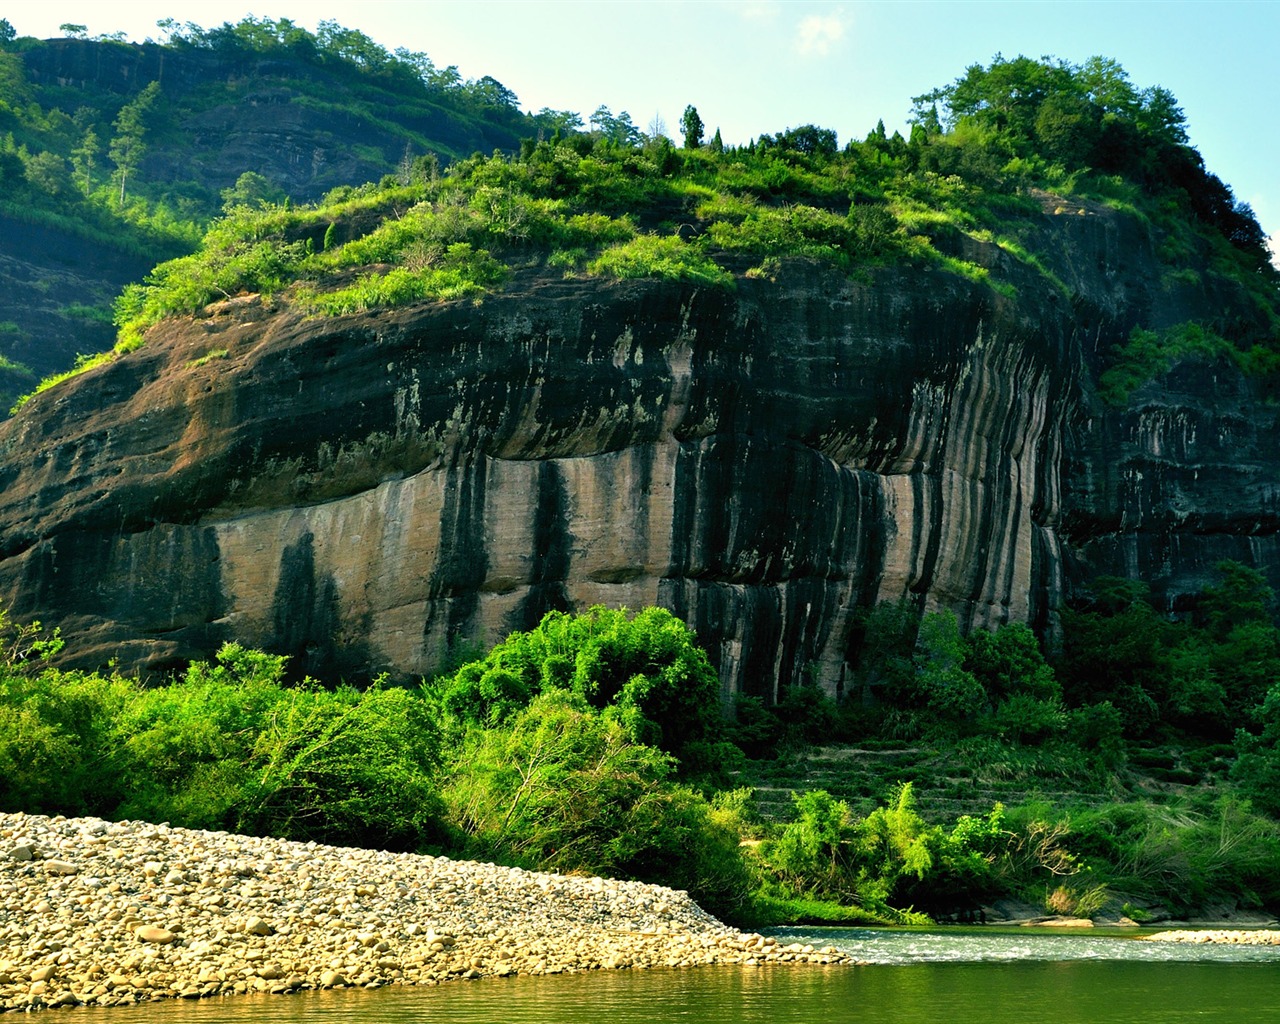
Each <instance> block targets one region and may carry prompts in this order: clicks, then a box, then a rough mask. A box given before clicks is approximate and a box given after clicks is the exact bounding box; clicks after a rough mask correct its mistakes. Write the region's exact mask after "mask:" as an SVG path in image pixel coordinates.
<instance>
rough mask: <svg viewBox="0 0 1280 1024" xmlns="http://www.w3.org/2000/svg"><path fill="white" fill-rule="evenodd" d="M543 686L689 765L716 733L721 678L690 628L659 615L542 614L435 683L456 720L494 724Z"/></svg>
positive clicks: (604, 612)
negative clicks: (602, 713)
mask: <svg viewBox="0 0 1280 1024" xmlns="http://www.w3.org/2000/svg"><path fill="white" fill-rule="evenodd" d="M551 689H561V690H568V691H570V692H572V693H573V694H574V695H575V696H577V697H579V698H581V699H582V700H583V701H585V702H586V703H587V704H588V705H589V706H590V707H593V708H596V709H607V710H608V711H609V714H610V717H611V718H612V720H614V721H616V722H617V723H618V724H619V725H620V727H621V728H623V729H624V731H625V732H626V733H627V735H628V736H630V737H631V739H632V740H633V741H635V742H640V743H649V744H653V745H655V746H658V747H660V748H661V749H662V750H664V751H667V752H669V753H672V754H674V755H676V756H677V757H678V758H681V759H685V760H690V761H691V762H692V763H691V764H690V766H689V767H691V768H696V767H700V765H699V764H698V763H697V762H698V761H699V755H700V754H702V753H703V752H704V751H705V749H706V747H705V745H706V744H707V743H709V742H712V741H714V740H715V739H716V738H718V734H719V731H720V728H721V718H720V682H719V679H718V678H717V677H716V675H715V673H714V672H713V671H712V669H711V666H710V664H709V663H708V661H707V656H706V654H705V653H704V652H703V650H702V649H701V648H700V647H698V645H697V641H696V638H695V637H694V635H693V634H692V633H691V632H690V631H689V628H688V627H687V626H685V624H684V623H683V622H681V621H680V620H679V619H677V618H675V617H674V616H673V615H672V614H671V613H670V612H667V611H664V610H663V609H660V608H646V609H644V610H643V611H640V612H638V613H636V614H635V615H634V616H629V615H628V614H627V612H626V611H625V610H623V611H613V610H610V609H607V608H603V607H595V608H592V609H590V610H589V611H588V612H586V613H585V614H582V615H566V614H564V613H562V612H548V613H547V615H546V616H544V617H543V619H542V621H541V622H540V623H539V624H538V626H537V627H536V628H534V629H532V630H529V631H527V632H523V633H512V634H511V635H510V636H509V637H507V639H506V640H504V641H503V642H502V643H500V644H498V645H497V646H496V647H494V648H493V650H492V651H490V652H489V654H488V655H487V656H486V657H485V658H484V659H482V660H481V661H476V662H472V663H470V664H467V665H463V666H462V667H461V668H459V669H458V670H457V671H456V672H455V673H454V674H453V675H452V676H451V677H449V678H447V679H445V680H443V681H442V683H441V684H440V702H441V706H442V707H443V708H444V709H445V711H446V712H447V713H448V714H450V715H451V716H453V717H454V718H456V719H458V720H460V721H463V722H475V723H485V724H488V725H491V726H496V725H503V724H505V723H507V722H509V721H510V720H511V719H512V718H513V716H514V715H515V714H517V713H518V712H519V711H521V709H522V708H523V707H524V706H526V705H527V704H528V703H529V701H530V700H531V699H532V698H533V697H534V696H536V695H537V694H539V693H541V692H543V691H544V690H551Z"/></svg>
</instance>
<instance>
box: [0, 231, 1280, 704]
mask: <svg viewBox="0 0 1280 1024" xmlns="http://www.w3.org/2000/svg"><path fill="white" fill-rule="evenodd" d="M1045 231H1046V232H1056V233H1057V234H1056V235H1054V236H1053V237H1054V238H1056V239H1058V241H1059V244H1058V245H1057V246H1056V248H1055V247H1050V248H1051V249H1053V251H1056V252H1058V254H1059V256H1058V260H1059V265H1057V266H1055V267H1054V268H1053V269H1054V272H1055V273H1056V274H1057V275H1058V277H1059V278H1060V279H1061V280H1062V281H1064V282H1065V284H1066V290H1065V292H1064V291H1061V290H1058V289H1056V288H1054V287H1050V286H1049V285H1048V284H1046V282H1045V279H1044V278H1043V277H1041V276H1040V275H1038V274H1036V273H1034V272H1032V271H1031V270H1029V269H1026V268H1022V269H1019V268H1018V267H1017V266H1016V265H1013V264H1012V263H1010V258H1009V257H1007V256H1005V255H1004V254H1003V253H1002V252H1001V251H1000V250H998V249H997V248H996V247H994V246H990V247H986V248H984V249H981V251H975V252H972V253H970V252H966V253H965V256H966V258H971V259H975V260H985V261H986V262H988V263H993V264H995V263H1000V261H1003V263H1002V264H1001V265H1002V274H1003V275H1004V276H1005V277H1006V278H1008V279H1012V280H1014V281H1015V282H1016V283H1017V287H1018V296H1017V297H1016V298H1014V299H1010V298H1006V297H1004V296H1002V295H1000V294H998V293H996V292H995V291H993V290H991V289H989V288H987V287H985V286H982V285H977V284H973V283H971V282H968V281H966V280H963V279H961V278H958V277H956V276H954V275H947V274H944V273H940V272H933V271H926V270H919V269H917V270H907V269H903V270H885V271H881V272H877V273H875V274H873V275H869V276H868V277H866V278H865V279H859V280H850V279H848V278H845V277H842V276H839V275H836V274H834V273H831V272H828V271H824V270H820V269H817V268H814V267H812V266H810V265H808V264H793V265H790V266H788V267H787V268H786V269H785V271H784V273H783V274H782V276H781V277H780V278H779V280H778V281H777V282H770V281H753V280H750V279H747V278H745V277H744V278H741V279H740V280H739V283H738V287H737V288H736V289H735V290H732V291H729V290H705V289H697V288H694V287H692V286H688V285H681V284H673V283H664V282H646V281H638V282H636V281H633V282H623V283H609V282H601V281H583V280H560V279H553V278H551V277H548V276H538V274H537V273H535V272H525V273H524V274H523V275H517V277H516V279H515V280H514V282H513V283H512V285H511V287H509V288H508V289H507V291H506V292H504V293H503V294H500V295H495V296H492V297H489V298H487V299H485V301H484V302H483V303H482V304H479V305H473V304H471V303H469V302H461V303H448V304H436V305H423V306H418V307H411V308H405V309H400V310H395V311H390V312H387V311H383V312H373V313H368V314H364V315H357V316H350V317H344V318H337V319H305V318H303V317H302V316H300V315H299V314H298V313H297V312H296V311H294V310H292V309H291V308H289V307H288V306H287V304H282V305H281V306H280V307H279V308H275V309H269V308H267V307H266V306H264V305H263V304H262V303H261V302H260V301H259V300H258V299H256V298H254V297H242V298H239V299H236V300H232V301H230V302H227V303H223V304H220V305H218V306H215V307H210V309H208V310H206V311H205V315H203V316H201V317H199V318H197V319H194V320H187V321H183V322H173V323H168V324H165V325H162V326H161V327H160V328H158V329H156V330H155V331H154V332H153V333H152V335H151V338H150V341H149V343H148V345H147V346H146V347H145V348H143V349H141V350H139V351H138V352H135V353H133V354H131V355H130V356H128V357H127V358H124V359H122V360H120V361H118V362H117V363H115V364H113V365H111V366H108V367H105V368H103V369H101V370H98V371H95V372H92V373H89V374H85V375H83V376H82V377H81V378H78V379H76V380H74V381H72V382H71V383H69V384H66V385H63V386H60V387H58V388H54V389H52V390H51V391H48V392H46V393H44V394H42V395H39V396H37V397H36V398H34V399H33V400H32V401H31V402H30V403H29V404H28V406H27V407H26V408H25V409H24V410H23V413H22V414H21V415H20V416H18V417H17V418H15V420H13V421H12V422H9V423H6V424H4V425H3V427H0V484H2V490H0V596H3V598H4V600H5V601H7V602H8V604H9V605H10V606H11V607H12V608H13V610H14V611H15V612H16V613H18V614H20V615H26V616H38V617H40V618H42V619H44V620H45V621H46V623H49V624H58V625H60V626H61V627H62V629H63V632H64V635H66V636H67V637H68V639H69V640H70V641H71V642H70V644H69V645H68V653H69V655H70V656H71V657H73V658H76V659H79V662H80V663H101V662H104V661H106V660H107V659H108V658H110V657H115V658H117V659H118V661H119V663H120V664H121V665H123V666H126V667H141V668H148V669H161V668H165V667H167V666H171V665H175V664H178V663H180V662H182V661H183V660H185V659H189V658H193V657H207V656H208V655H210V654H211V652H212V651H213V650H215V649H216V648H217V646H218V644H219V643H220V642H221V641H223V640H226V639H235V640H238V641H240V642H242V643H245V644H247V645H256V646H261V647H265V648H268V649H271V650H274V651H278V652H282V653H289V654H291V655H294V668H295V670H296V671H299V672H301V671H305V672H309V673H311V674H313V675H317V676H322V677H329V678H333V677H336V676H345V677H347V678H352V677H357V676H360V675H363V674H372V673H376V672H379V671H384V670H385V671H389V672H391V673H393V674H398V675H405V674H412V673H422V672H430V671H431V670H432V669H434V668H435V667H436V666H437V665H438V664H439V663H440V661H441V659H442V658H443V656H444V655H445V653H446V651H447V650H448V649H449V648H450V646H451V645H456V644H484V643H491V642H493V641H495V640H496V639H499V638H500V637H501V636H503V635H505V633H506V632H508V631H510V630H512V629H518V628H525V627H528V626H530V625H532V624H533V623H535V622H536V621H537V620H538V619H539V617H540V616H541V615H542V614H543V613H544V612H545V611H547V610H548V609H553V608H569V607H578V608H581V607H585V606H589V605H591V604H595V603H604V604H608V605H613V606H621V605H625V606H629V607H633V608H635V607H640V606H642V605H647V604H659V605H663V606H666V607H668V608H670V609H672V610H673V611H675V612H676V613H677V614H679V615H681V616H683V617H684V618H685V619H686V620H687V621H688V622H689V623H690V624H691V625H693V626H694V627H696V629H697V631H698V633H699V636H700V638H701V640H702V642H703V643H704V644H705V646H706V647H707V649H708V652H709V654H710V656H711V659H712V661H713V663H714V664H715V665H716V666H717V667H718V669H719V672H720V675H721V678H722V680H723V685H724V687H725V690H726V692H732V691H746V692H752V693H758V694H761V695H765V696H772V695H774V694H776V692H777V688H778V687H785V686H788V685H791V684H793V683H795V682H797V681H799V680H801V679H803V678H805V677H806V674H807V673H809V672H810V671H812V670H813V669H814V668H816V671H817V675H818V678H820V679H821V680H822V682H823V684H824V685H825V686H827V687H828V688H829V689H831V690H833V691H838V690H839V689H840V688H841V686H842V684H843V680H844V679H845V677H846V675H847V671H848V665H849V663H850V659H851V657H852V655H853V653H854V651H855V650H856V644H857V636H856V631H855V629H854V623H853V613H854V611H855V609H856V608H857V607H858V606H860V605H866V604H869V603H872V602H875V601H877V600H896V599H898V598H901V597H904V596H908V597H913V598H915V599H917V600H919V601H920V602H921V603H922V604H923V605H924V606H925V607H927V608H938V607H946V608H952V609H954V610H955V611H956V612H957V614H958V615H959V616H960V618H961V620H962V622H963V623H964V624H966V625H996V624H999V623H1002V622H1005V621H1008V620H1022V621H1030V622H1033V623H1034V624H1036V625H1037V626H1039V627H1040V628H1043V629H1052V628H1053V624H1054V621H1055V616H1056V613H1057V610H1058V608H1059V607H1060V605H1061V602H1062V601H1063V599H1064V596H1065V595H1066V594H1068V593H1069V590H1070V588H1071V587H1072V586H1073V585H1074V583H1075V582H1077V581H1079V580H1081V579H1083V578H1086V577H1087V576H1088V575H1091V574H1092V573H1094V572H1098V571H1103V572H1112V573H1119V574H1129V575H1141V576H1142V577H1144V578H1146V579H1149V580H1152V581H1154V583H1155V584H1156V588H1157V592H1158V593H1159V594H1160V595H1161V596H1162V597H1164V598H1165V599H1166V600H1168V601H1171V602H1172V601H1176V600H1177V599H1178V597H1179V595H1181V594H1183V593H1185V592H1190V591H1194V590H1197V589H1199V587H1200V586H1201V585H1202V584H1203V582H1204V581H1205V579H1206V576H1207V574H1208V572H1209V571H1210V570H1211V568H1212V566H1213V564H1214V563H1215V562H1216V561H1217V560H1218V559H1220V558H1224V557H1235V558H1239V559H1241V560H1243V561H1246V562H1249V563H1251V564H1255V565H1261V566H1263V567H1264V568H1266V569H1267V570H1268V572H1269V573H1272V575H1273V579H1274V570H1275V568H1276V567H1277V566H1278V565H1280V558H1277V554H1278V552H1277V551H1276V546H1275V545H1276V540H1275V538H1276V528H1277V525H1278V524H1280V515H1278V513H1277V493H1276V491H1277V481H1280V443H1277V442H1280V425H1278V423H1277V409H1276V408H1275V407H1274V406H1268V405H1265V404H1263V403H1261V402H1259V401H1257V400H1255V398H1254V397H1253V395H1252V394H1251V392H1250V390H1249V388H1248V386H1247V384H1246V383H1245V382H1243V381H1242V379H1241V378H1240V377H1239V375H1238V374H1236V373H1235V372H1234V371H1230V370H1228V369H1227V368H1226V367H1208V368H1206V367H1203V366H1202V367H1197V368H1194V369H1193V370H1187V369H1183V370H1176V371H1175V372H1174V373H1172V374H1170V375H1168V376H1167V377H1166V378H1164V379H1162V380H1160V381H1157V382H1155V383H1153V384H1152V385H1150V386H1149V387H1147V388H1145V389H1143V390H1140V391H1139V392H1137V393H1136V394H1135V396H1134V398H1133V400H1132V401H1131V402H1130V404H1129V406H1128V407H1127V408H1125V409H1121V410H1113V409H1109V408H1108V407H1106V406H1104V405H1103V404H1102V403H1101V402H1100V401H1099V400H1098V398H1097V397H1096V394H1095V392H1094V385H1093V384H1092V375H1093V365H1094V363H1095V362H1096V359H1097V353H1098V352H1099V351H1102V350H1105V349H1107V348H1109V347H1110V346H1111V345H1112V344H1114V343H1116V342H1118V341H1119V340H1121V339H1122V338H1124V337H1126V336H1127V335H1128V332H1129V330H1130V328H1131V327H1132V326H1133V325H1134V324H1135V323H1141V324H1143V325H1144V326H1156V327H1158V326H1160V325H1161V324H1162V323H1165V322H1177V321H1181V320H1185V319H1193V318H1194V316H1195V311H1196V310H1197V309H1198V308H1202V307H1204V305H1205V304H1206V303H1208V302H1209V298H1210V297H1208V296H1204V295H1197V294H1183V293H1181V292H1176V293H1175V292H1169V291H1167V290H1162V286H1161V285H1160V283H1159V282H1160V274H1159V266H1158V264H1157V263H1156V261H1155V259H1154V256H1153V255H1152V252H1151V243H1150V241H1149V240H1144V236H1142V235H1141V234H1140V233H1139V234H1136V235H1135V231H1136V229H1135V227H1134V225H1133V223H1131V222H1129V221H1127V220H1124V219H1123V218H1119V217H1117V216H1116V215H1114V214H1111V213H1109V212H1107V211H1105V210H1101V209H1099V210H1089V211H1086V212H1085V213H1084V214H1081V215H1075V216H1059V217H1054V216H1052V215H1046V217H1045ZM1184 291H1185V289H1184ZM1197 303H1199V304H1200V305H1199V306H1198V305H1197ZM1278 582H1280V581H1278Z"/></svg>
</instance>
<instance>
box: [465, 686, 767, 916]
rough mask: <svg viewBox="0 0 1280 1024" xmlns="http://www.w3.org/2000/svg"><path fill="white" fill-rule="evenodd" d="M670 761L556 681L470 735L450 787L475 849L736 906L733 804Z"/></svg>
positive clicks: (739, 871) (743, 887)
mask: <svg viewBox="0 0 1280 1024" xmlns="http://www.w3.org/2000/svg"><path fill="white" fill-rule="evenodd" d="M490 675H492V672H491V673H490ZM512 675H514V674H512ZM672 771H673V761H672V759H671V758H670V757H669V756H668V755H666V754H663V753H661V752H660V751H659V750H657V749H656V748H654V747H651V746H647V745H645V744H642V743H637V742H636V741H635V740H634V738H633V737H632V735H631V731H630V730H629V729H628V728H627V727H626V725H625V724H624V722H623V721H621V720H620V718H619V716H617V715H615V714H610V713H607V712H606V713H601V712H599V711H597V710H595V709H593V708H592V707H591V706H590V705H589V704H588V703H587V702H586V700H584V699H583V697H582V696H581V695H579V694H574V693H570V692H569V691H567V690H563V689H558V688H548V689H545V690H544V691H543V692H542V693H540V694H539V695H538V696H536V697H535V698H534V699H533V700H532V702H530V703H528V704H527V705H526V706H524V707H523V708H521V709H520V710H518V711H515V712H513V713H512V714H511V715H510V716H509V717H508V718H507V719H506V721H505V723H504V725H503V726H501V727H497V728H489V729H472V730H470V731H469V732H468V733H467V736H466V738H465V739H464V740H463V741H462V743H461V744H460V745H459V746H458V748H457V754H456V757H455V759H454V761H453V765H452V767H451V770H450V773H449V777H448V779H447V781H446V782H445V785H444V789H443V795H444V799H445V801H446V802H447V803H448V804H449V805H450V807H452V808H454V809H455V811H454V813H455V815H456V818H455V826H456V827H457V828H458V829H459V830H460V831H461V832H462V833H463V834H465V835H466V836H467V837H468V839H467V842H468V846H467V849H468V851H469V852H470V853H472V854H473V855H475V856H480V857H497V858H500V859H503V860H508V861H511V860H514V862H515V863H518V864H523V865H525V866H528V867H532V868H538V869H540V870H554V871H572V872H585V873H591V874H601V875H613V876H622V877H642V878H646V879H648V880H650V881H657V882H662V883H664V884H668V885H672V886H675V887H678V888H683V889H688V890H689V891H690V892H691V893H694V894H695V895H696V897H697V898H699V899H701V900H703V901H705V903H706V904H707V905H709V906H711V907H713V908H715V909H717V910H719V911H721V912H726V911H729V910H732V909H733V908H734V907H735V906H737V905H738V904H739V903H741V902H742V900H743V899H744V898H745V896H746V892H747V886H748V880H747V876H746V872H745V868H744V867H743V864H742V861H741V858H740V856H739V853H738V835H739V833H738V831H737V829H736V828H735V827H733V814H732V811H725V810H718V809H717V808H715V807H713V806H712V805H710V804H708V803H707V802H706V801H705V800H703V799H702V798H701V797H699V796H698V795H696V794H695V793H693V792H692V791H691V790H689V789H686V788H684V787H681V786H677V785H675V784H674V783H672V782H671V781H670V776H671V774H672Z"/></svg>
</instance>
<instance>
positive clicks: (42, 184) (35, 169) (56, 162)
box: [26, 150, 72, 196]
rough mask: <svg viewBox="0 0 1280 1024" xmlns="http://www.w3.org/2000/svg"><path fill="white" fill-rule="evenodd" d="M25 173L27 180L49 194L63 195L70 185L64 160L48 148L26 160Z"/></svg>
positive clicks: (69, 177) (69, 188)
mask: <svg viewBox="0 0 1280 1024" xmlns="http://www.w3.org/2000/svg"><path fill="white" fill-rule="evenodd" d="M26 174H27V181H29V182H31V184H32V185H34V186H35V187H36V188H38V189H40V191H42V192H45V193H47V194H49V195H51V196H60V195H63V194H65V193H66V192H69V191H70V190H71V187H72V186H71V176H70V175H69V174H68V173H67V162H66V160H64V159H63V158H62V157H60V156H58V154H57V153H51V152H49V151H48V150H45V151H44V152H43V153H37V154H36V155H35V156H33V157H31V159H29V160H28V161H27V168H26Z"/></svg>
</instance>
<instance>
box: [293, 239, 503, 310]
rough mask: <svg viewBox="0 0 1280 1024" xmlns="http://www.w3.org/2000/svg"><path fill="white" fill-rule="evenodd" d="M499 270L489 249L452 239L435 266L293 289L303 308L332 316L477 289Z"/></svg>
mask: <svg viewBox="0 0 1280 1024" xmlns="http://www.w3.org/2000/svg"><path fill="white" fill-rule="evenodd" d="M505 276H506V270H505V268H504V267H503V266H502V265H501V264H500V263H498V262H497V261H496V260H494V259H493V257H492V256H490V255H489V253H487V252H485V251H484V250H483V249H480V250H474V249H472V248H471V245H470V243H468V242H455V243H453V244H452V245H450V246H449V247H448V249H446V250H445V251H444V253H443V255H442V256H441V257H440V260H439V262H438V263H437V264H436V265H435V266H431V267H428V268H424V269H421V270H411V269H409V268H408V267H396V268H395V269H393V270H389V271H387V272H386V273H385V274H378V273H373V274H364V275H362V276H361V277H359V278H358V279H357V280H356V282H355V283H354V284H351V285H348V286H346V287H345V288H337V289H334V290H333V291H326V292H320V291H315V290H313V289H309V288H308V289H303V290H301V291H299V292H298V301H299V302H300V303H301V304H302V305H303V307H304V308H309V309H312V310H315V311H316V312H320V313H324V314H326V315H328V316H338V315H340V314H343V313H357V312H361V311H363V310H366V309H375V308H383V307H393V306H403V305H406V304H408V303H410V302H421V301H425V300H431V301H436V302H444V301H448V300H450V299H461V298H466V297H467V296H471V295H480V294H483V293H484V291H485V290H486V288H487V287H488V286H490V285H493V284H495V283H497V282H498V281H500V280H502V278H503V277H505Z"/></svg>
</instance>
